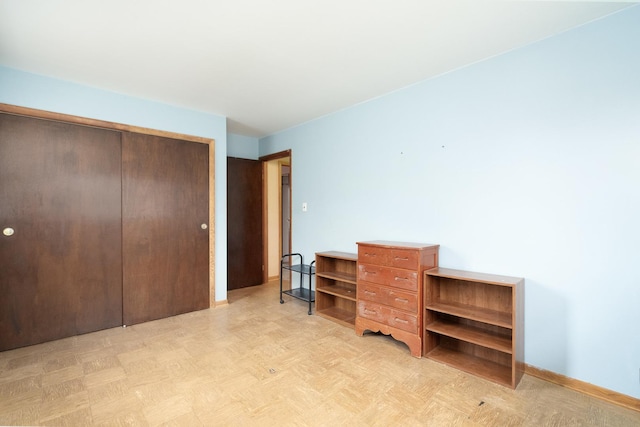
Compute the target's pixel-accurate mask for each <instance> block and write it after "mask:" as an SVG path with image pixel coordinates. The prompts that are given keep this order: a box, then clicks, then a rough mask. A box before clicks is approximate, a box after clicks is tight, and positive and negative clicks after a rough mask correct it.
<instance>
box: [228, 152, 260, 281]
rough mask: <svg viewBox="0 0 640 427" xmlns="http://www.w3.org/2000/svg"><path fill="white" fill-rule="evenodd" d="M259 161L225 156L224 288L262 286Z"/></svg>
mask: <svg viewBox="0 0 640 427" xmlns="http://www.w3.org/2000/svg"><path fill="white" fill-rule="evenodd" d="M262 246H263V241H262V162H260V161H258V160H248V159H237V158H234V157H227V277H228V279H227V289H228V290H231V289H238V288H244V287H248V286H255V285H260V284H262V278H263V248H262Z"/></svg>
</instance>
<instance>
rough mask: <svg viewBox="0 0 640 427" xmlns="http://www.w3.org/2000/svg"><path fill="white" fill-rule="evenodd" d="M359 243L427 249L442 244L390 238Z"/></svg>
mask: <svg viewBox="0 0 640 427" xmlns="http://www.w3.org/2000/svg"><path fill="white" fill-rule="evenodd" d="M357 244H358V245H370V246H381V247H386V248H411V249H425V248H438V247H440V245H435V244H431V243H415V242H395V241H389V240H372V241H368V242H357Z"/></svg>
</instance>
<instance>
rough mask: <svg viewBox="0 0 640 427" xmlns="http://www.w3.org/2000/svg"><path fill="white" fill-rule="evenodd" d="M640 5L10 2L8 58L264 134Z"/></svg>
mask: <svg viewBox="0 0 640 427" xmlns="http://www.w3.org/2000/svg"><path fill="white" fill-rule="evenodd" d="M632 3H635V2H629V1H623V2H610V1H601V2H595V1H566V0H565V1H492V0H394V1H391V0H269V1H267V0H225V1H223V0H180V1H170V0H109V1H104V0H0V64H2V65H5V66H8V67H12V68H17V69H21V70H25V71H29V72H32V73H36V74H43V75H47V76H52V77H56V78H59V79H63V80H69V81H74V82H78V83H81V84H86V85H90V86H94V87H99V88H103V89H107V90H111V91H115V92H120V93H124V94H128V95H132V96H136V97H141V98H146V99H152V100H157V101H161V102H165V103H169V104H174V105H178V106H183V107H187V108H190V109H195V110H200V111H205V112H210V113H215V114H219V115H223V116H226V117H227V118H228V130H229V132H232V133H238V134H242V135H247V136H256V137H259V136H264V135H268V134H272V133H275V132H278V131H280V130H283V129H286V128H289V127H292V126H295V125H297V124H300V123H303V122H305V121H308V120H311V119H314V118H317V117H320V116H323V115H326V114H329V113H331V112H334V111H337V110H340V109H343V108H345V107H348V106H350V105H354V104H357V103H360V102H363V101H366V100H369V99H372V98H375V97H377V96H380V95H383V94H385V93H389V92H391V91H394V90H397V89H399V88H402V87H405V86H408V85H411V84H413V83H416V82H418V81H421V80H424V79H427V78H429V77H432V76H436V75H439V74H442V73H446V72H448V71H450V70H454V69H456V68H460V67H464V66H465V65H468V64H471V63H474V62H477V61H480V60H483V59H485V58H489V57H492V56H495V55H498V54H500V53H503V52H506V51H509V50H512V49H515V48H518V47H521V46H524V45H526V44H529V43H531V42H534V41H536V40H540V39H542V38H545V37H548V36H551V35H553V34H557V33H559V32H562V31H564V30H567V29H569V28H572V27H575V26H578V25H581V24H584V23H586V22H589V21H591V20H594V19H598V18H600V17H602V16H605V15H608V14H610V13H612V12H615V11H617V10H619V9H621V8H624V7H628V6H631V4H632Z"/></svg>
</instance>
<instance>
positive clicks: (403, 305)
mask: <svg viewBox="0 0 640 427" xmlns="http://www.w3.org/2000/svg"><path fill="white" fill-rule="evenodd" d="M358 299H361V300H366V301H372V302H377V303H379V304H384V305H388V306H391V307H394V308H399V309H401V310H405V311H408V312H410V313H417V312H418V295H417V294H416V293H413V292H406V291H400V290H397V289H394V288H388V287H386V286H378V285H374V284H372V283H367V282H360V285H358Z"/></svg>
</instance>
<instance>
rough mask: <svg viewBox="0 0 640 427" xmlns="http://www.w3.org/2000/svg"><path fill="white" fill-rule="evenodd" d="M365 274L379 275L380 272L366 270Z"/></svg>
mask: <svg viewBox="0 0 640 427" xmlns="http://www.w3.org/2000/svg"><path fill="white" fill-rule="evenodd" d="M364 274H378V272H377V271H367V270H365V271H364Z"/></svg>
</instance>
